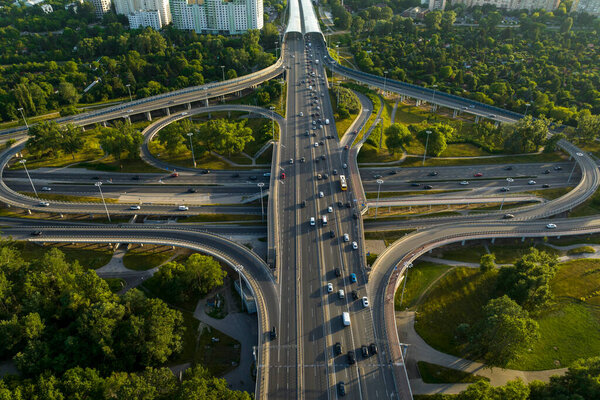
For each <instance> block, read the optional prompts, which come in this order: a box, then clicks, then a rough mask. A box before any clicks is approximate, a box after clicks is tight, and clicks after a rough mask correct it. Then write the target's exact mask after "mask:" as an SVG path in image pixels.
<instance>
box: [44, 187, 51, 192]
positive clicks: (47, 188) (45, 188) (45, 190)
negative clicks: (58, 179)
mask: <svg viewBox="0 0 600 400" xmlns="http://www.w3.org/2000/svg"><path fill="white" fill-rule="evenodd" d="M51 190H52V188H50V187H48V186H44V187H42V191H43V192H49V191H51Z"/></svg>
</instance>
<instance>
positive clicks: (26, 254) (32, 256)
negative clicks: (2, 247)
mask: <svg viewBox="0 0 600 400" xmlns="http://www.w3.org/2000/svg"><path fill="white" fill-rule="evenodd" d="M14 246H15V247H17V248H18V249H19V250H21V257H23V259H24V260H25V261H34V260H39V259H40V258H42V257H43V256H44V254H46V253H47V252H48V251H50V249H51V248H52V247H56V248H57V249H59V250H60V251H62V252H63V253H65V259H66V260H67V261H68V262H71V263H72V262H74V261H79V264H80V265H81V266H82V267H84V268H89V269H98V268H100V267H102V266H104V265H106V264H107V263H108V262H109V261H110V259H111V258H112V254H113V251H112V249H110V248H109V247H108V246H107V245H104V244H89V243H75V244H72V243H60V244H55V245H48V246H41V245H39V244H36V243H31V242H15V243H14Z"/></svg>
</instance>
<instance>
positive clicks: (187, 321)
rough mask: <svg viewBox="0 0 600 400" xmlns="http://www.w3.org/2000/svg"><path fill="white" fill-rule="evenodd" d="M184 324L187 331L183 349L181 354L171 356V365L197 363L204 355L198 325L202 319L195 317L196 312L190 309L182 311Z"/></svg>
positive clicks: (184, 336) (169, 362)
mask: <svg viewBox="0 0 600 400" xmlns="http://www.w3.org/2000/svg"><path fill="white" fill-rule="evenodd" d="M181 314H182V315H183V326H184V327H185V333H184V335H183V349H182V350H181V352H180V353H179V354H174V355H173V356H171V358H169V361H168V364H169V365H179V364H183V363H186V362H189V363H191V364H192V365H195V364H196V363H197V362H198V360H199V359H200V358H201V357H202V348H201V347H200V346H199V345H198V325H199V324H200V321H198V320H197V319H196V318H194V314H193V313H191V312H188V311H182V312H181Z"/></svg>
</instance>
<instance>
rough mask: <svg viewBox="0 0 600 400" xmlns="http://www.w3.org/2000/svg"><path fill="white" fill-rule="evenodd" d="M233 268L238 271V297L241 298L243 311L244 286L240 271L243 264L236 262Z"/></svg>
mask: <svg viewBox="0 0 600 400" xmlns="http://www.w3.org/2000/svg"><path fill="white" fill-rule="evenodd" d="M233 269H235V272H237V273H238V277H239V279H240V297H241V298H242V311H244V287H243V286H242V271H243V270H244V266H243V265H239V264H238V265H235V266H234V267H233Z"/></svg>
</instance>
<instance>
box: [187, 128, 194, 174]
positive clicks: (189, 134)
mask: <svg viewBox="0 0 600 400" xmlns="http://www.w3.org/2000/svg"><path fill="white" fill-rule="evenodd" d="M187 135H188V137H189V138H190V149H192V162H193V163H194V168H196V157H194V143H192V136H194V132H188V134H187Z"/></svg>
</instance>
